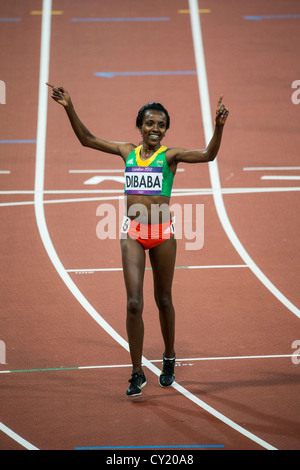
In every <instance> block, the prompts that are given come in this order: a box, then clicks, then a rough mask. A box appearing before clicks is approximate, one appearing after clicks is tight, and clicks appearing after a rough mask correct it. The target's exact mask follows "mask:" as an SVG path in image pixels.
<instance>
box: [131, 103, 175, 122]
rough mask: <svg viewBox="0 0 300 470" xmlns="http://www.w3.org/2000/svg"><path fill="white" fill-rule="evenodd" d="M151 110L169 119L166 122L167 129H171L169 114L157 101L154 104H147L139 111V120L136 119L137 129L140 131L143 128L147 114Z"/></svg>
mask: <svg viewBox="0 0 300 470" xmlns="http://www.w3.org/2000/svg"><path fill="white" fill-rule="evenodd" d="M150 110H151V111H152V110H153V111H161V112H163V113H164V114H165V116H166V119H167V120H166V129H169V127H170V116H169V113H168V111H167V110H166V108H165V107H164V106H163V105H162V104H161V103H158V102H157V101H155V102H152V103H147V104H145V105H144V106H143V107H142V108H141V109H140V110H139V112H138V115H137V118H136V127H138V128H139V129H140V128H141V127H142V125H143V120H144V116H145V113H146V112H147V111H150Z"/></svg>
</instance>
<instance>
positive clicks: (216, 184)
mask: <svg viewBox="0 0 300 470" xmlns="http://www.w3.org/2000/svg"><path fill="white" fill-rule="evenodd" d="M189 3H190V10H191V23H192V33H193V42H194V49H195V59H196V67H197V72H198V74H197V76H198V85H199V93H200V100H201V111H202V117H203V125H204V135H205V141H206V144H207V145H208V143H209V142H210V140H211V138H212V135H213V125H212V114H211V109H210V100H209V90H208V83H207V75H206V66H205V58H204V49H203V42H202V33H201V25H200V19H199V14H198V12H197V10H196V8H197V6H198V0H189ZM209 173H210V180H211V185H212V189H213V197H214V202H215V206H216V210H217V213H218V216H219V219H220V222H221V224H222V227H223V229H224V230H225V232H226V234H227V236H228V238H229V240H230V241H231V243H232V245H233V246H234V248H235V249H236V251H237V252H238V253H239V255H240V256H241V258H242V259H243V261H244V262H245V264H247V265H248V266H249V268H250V269H251V270H252V272H253V273H254V274H255V275H256V277H257V278H258V279H259V280H260V282H262V284H264V286H265V287H266V288H267V289H269V291H270V292H271V293H272V294H273V295H274V296H275V297H276V298H277V299H278V300H279V301H280V302H281V303H282V304H283V305H284V306H285V307H286V308H287V309H289V310H290V311H291V312H292V313H294V314H295V315H296V316H297V317H298V318H300V310H299V309H298V308H297V307H296V306H295V305H293V304H292V302H290V301H289V300H288V299H287V298H286V297H285V296H284V295H283V294H282V293H281V292H280V291H279V290H278V289H277V288H276V287H275V286H274V284H272V282H271V281H270V280H269V279H268V278H267V277H266V276H265V274H264V273H263V272H262V271H261V270H260V269H259V267H258V266H257V265H256V264H255V262H254V261H253V259H252V258H251V257H250V256H249V254H248V253H247V251H246V250H245V248H244V246H243V245H242V243H241V242H240V240H239V239H238V237H237V235H236V233H235V231H234V229H233V227H232V225H231V223H230V221H229V218H228V215H227V212H226V208H225V205H224V201H223V197H222V188H221V183H220V177H219V169H218V160H217V159H215V160H214V161H213V162H209Z"/></svg>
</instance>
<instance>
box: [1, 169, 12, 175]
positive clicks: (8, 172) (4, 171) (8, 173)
mask: <svg viewBox="0 0 300 470" xmlns="http://www.w3.org/2000/svg"><path fill="white" fill-rule="evenodd" d="M0 175H10V171H8V170H0Z"/></svg>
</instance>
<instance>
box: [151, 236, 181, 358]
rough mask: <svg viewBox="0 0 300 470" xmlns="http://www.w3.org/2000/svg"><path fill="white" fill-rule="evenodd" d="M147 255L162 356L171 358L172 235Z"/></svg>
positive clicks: (172, 347) (173, 322) (172, 312)
mask: <svg viewBox="0 0 300 470" xmlns="http://www.w3.org/2000/svg"><path fill="white" fill-rule="evenodd" d="M149 256H150V261H151V265H152V270H153V280H154V296H155V301H156V304H157V307H158V310H159V319H160V325H161V331H162V335H163V339H164V344H165V351H164V356H165V357H167V358H173V357H175V349H174V343H175V310H174V306H173V301H172V282H173V276H174V268H175V258H176V240H175V238H174V235H173V236H172V237H171V238H170V239H168V240H165V241H164V242H162V243H161V244H160V245H158V246H156V247H155V248H152V249H150V250H149Z"/></svg>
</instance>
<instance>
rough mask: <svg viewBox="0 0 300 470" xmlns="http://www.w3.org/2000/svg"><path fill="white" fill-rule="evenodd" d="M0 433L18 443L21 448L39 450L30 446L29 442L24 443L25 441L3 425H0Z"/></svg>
mask: <svg viewBox="0 0 300 470" xmlns="http://www.w3.org/2000/svg"><path fill="white" fill-rule="evenodd" d="M0 431H2V432H4V433H5V434H6V435H7V436H9V437H10V438H11V439H13V440H14V441H16V442H18V444H20V445H21V446H22V447H24V448H25V449H27V450H39V449H38V448H37V447H35V446H34V445H32V444H30V442H28V441H26V439H23V437H21V436H19V435H18V434H17V433H15V432H14V431H12V430H11V429H10V428H8V427H7V426H5V424H3V423H0Z"/></svg>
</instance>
